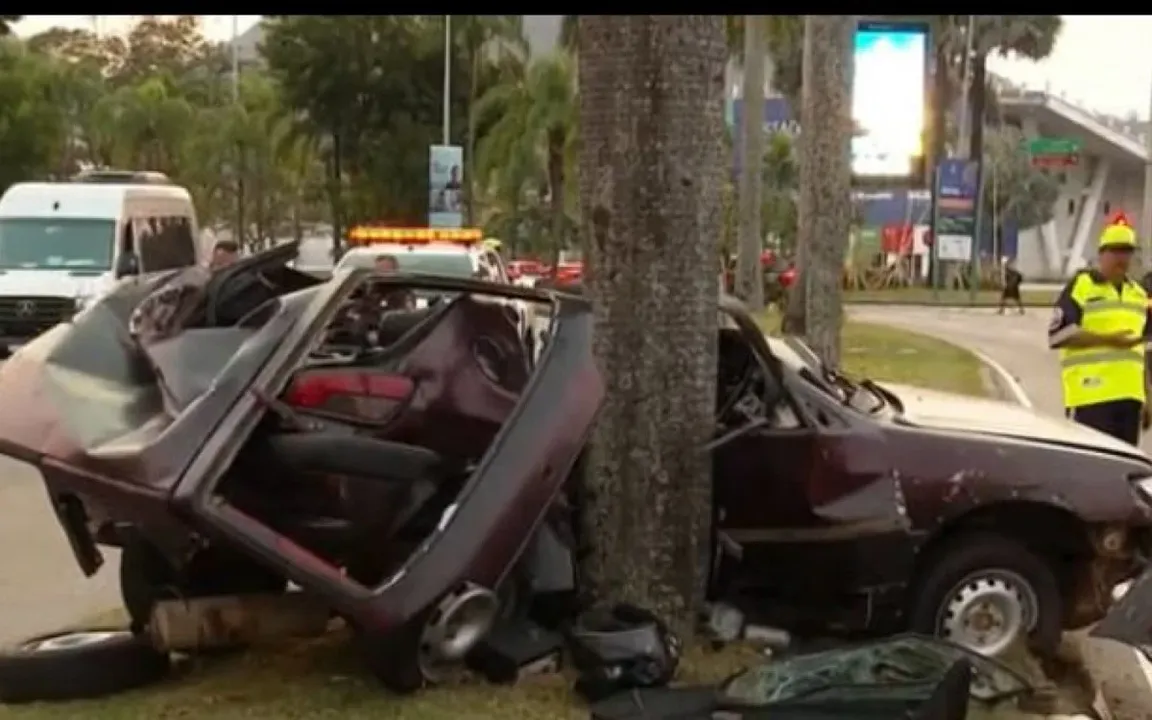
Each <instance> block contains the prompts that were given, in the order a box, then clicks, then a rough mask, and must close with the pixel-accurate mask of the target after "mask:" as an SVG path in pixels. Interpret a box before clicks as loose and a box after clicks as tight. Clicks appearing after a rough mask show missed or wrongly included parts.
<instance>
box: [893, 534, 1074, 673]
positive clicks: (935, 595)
mask: <svg viewBox="0 0 1152 720" xmlns="http://www.w3.org/2000/svg"><path fill="white" fill-rule="evenodd" d="M929 562H930V563H931V566H930V567H928V568H926V569H925V571H924V572H923V573H922V575H921V577H920V578H919V580H918V581H917V582H915V583H914V584H913V586H912V593H911V598H912V602H911V612H910V618H909V619H910V623H909V624H910V626H911V629H912V630H913V631H915V632H920V633H924V634H927V635H935V636H937V637H941V638H944V639H946V640H951V641H952V642H955V643H956V644H958V645H962V646H964V647H967V648H969V649H971V650H974V651H976V652H978V653H980V654H981V655H986V656H988V657H997V656H1000V655H1003V654H1004V653H1005V652H1006V651H1008V650H1009V648H1011V647H1012V646H1013V645H1015V644H1016V643H1017V641H1018V640H1020V639H1025V640H1026V642H1027V643H1028V646H1029V647H1031V648H1032V649H1034V650H1038V651H1040V652H1052V651H1054V650H1055V649H1056V648H1057V647H1058V646H1059V644H1060V635H1061V632H1062V631H1063V617H1064V598H1063V596H1062V595H1061V594H1060V584H1059V582H1058V580H1057V577H1056V573H1055V571H1054V570H1053V568H1052V566H1051V565H1050V563H1048V562H1047V560H1046V559H1045V558H1044V557H1042V556H1040V555H1038V554H1036V553H1035V552H1033V551H1032V550H1030V549H1028V548H1027V547H1025V546H1024V545H1021V544H1020V543H1019V542H1017V541H1015V540H1013V539H1011V538H1008V537H1004V536H1001V535H996V534H991V533H980V534H969V535H963V536H960V537H957V538H956V539H955V540H953V541H951V542H950V543H949V544H948V546H947V547H946V548H944V549H943V550H942V551H941V552H940V553H936V554H934V555H933V557H932V558H930V560H929Z"/></svg>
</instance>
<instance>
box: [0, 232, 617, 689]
mask: <svg viewBox="0 0 1152 720" xmlns="http://www.w3.org/2000/svg"><path fill="white" fill-rule="evenodd" d="M294 254H295V253H294V248H293V247H283V248H277V249H275V250H273V251H269V252H267V253H264V254H262V255H258V256H255V257H251V258H247V259H245V260H243V261H241V262H240V263H238V264H236V265H234V266H232V267H230V268H228V269H226V270H224V271H221V272H218V273H216V274H208V273H207V272H205V271H203V270H200V269H190V270H186V271H183V272H179V273H176V274H167V275H163V276H161V277H155V276H146V277H142V278H138V279H133V280H130V281H128V282H125V283H121V284H120V285H119V286H118V287H117V288H116V289H115V290H114V291H113V292H112V293H111V294H110V295H108V296H107V297H106V298H103V299H102V300H100V301H99V302H97V303H95V304H93V305H92V307H90V308H88V309H87V310H85V311H84V312H82V313H80V314H78V315H77V316H76V317H75V318H74V319H73V321H72V322H71V323H69V324H62V325H59V326H57V327H56V328H54V329H52V330H50V331H49V332H48V333H46V334H45V335H43V336H41V337H40V338H38V339H37V340H36V341H35V342H33V343H30V344H29V345H28V346H26V347H25V348H24V349H23V350H22V352H20V353H18V354H17V355H16V356H15V357H14V358H13V359H12V360H10V361H9V362H8V363H7V364H6V365H5V366H4V368H3V369H2V370H0V388H4V390H3V391H4V392H6V393H8V395H7V397H6V407H11V408H15V407H23V408H25V410H26V412H21V413H19V415H20V416H19V417H17V416H16V414H9V415H8V416H6V417H4V418H0V453H4V454H6V455H10V456H12V457H15V458H19V459H23V460H26V461H28V462H31V463H34V464H35V465H36V466H38V467H39V469H40V471H41V472H42V474H43V477H44V481H45V483H46V485H47V488H48V492H49V494H50V496H51V501H52V504H53V507H54V508H55V511H56V513H57V515H58V518H59V520H60V523H61V525H62V526H63V528H64V530H65V532H66V533H67V535H68V538H69V540H70V542H71V544H72V548H73V550H74V552H75V555H76V558H77V560H78V562H79V564H80V566H81V568H82V569H83V570H84V572H86V573H89V574H91V573H94V572H96V571H97V570H98V568H99V567H100V565H101V562H102V556H101V553H100V550H99V547H98V546H99V545H111V546H120V547H121V548H123V554H122V557H121V564H120V569H121V587H122V591H123V596H124V602H125V605H126V607H127V609H128V612H129V614H130V616H131V618H132V621H133V624H134V626H135V628H136V629H137V630H142V629H144V627H145V626H146V625H147V624H148V622H149V620H150V617H151V611H152V609H153V606H154V605H155V604H156V603H157V602H158V601H160V600H163V599H166V598H171V597H180V598H187V597H203V596H218V595H225V594H246V593H275V592H283V591H284V590H285V587H286V585H287V581H291V582H292V583H295V584H296V585H298V586H299V587H302V588H304V589H306V590H307V591H308V592H309V593H311V594H314V595H317V596H319V597H321V598H322V599H323V600H324V601H325V602H326V603H327V604H328V606H330V608H331V609H332V611H333V612H335V613H336V614H338V615H340V616H342V617H343V618H345V619H346V620H347V622H348V623H349V624H350V625H351V626H352V627H353V628H355V630H356V632H357V635H358V636H359V639H360V640H361V641H362V642H360V643H359V644H360V645H361V646H362V647H363V648H364V650H365V654H366V656H368V658H369V659H370V661H371V662H372V665H373V669H374V670H375V671H376V672H377V673H378V674H379V675H380V676H381V677H382V679H384V680H385V681H386V682H387V683H388V684H389V685H391V686H392V687H394V688H397V689H412V688H414V687H416V686H418V685H419V684H422V683H423V682H424V681H425V680H427V679H431V677H432V676H433V675H434V669H433V665H435V663H436V662H437V661H439V660H442V659H448V660H458V659H459V658H460V657H461V656H462V655H463V653H465V652H466V651H467V649H468V647H469V646H470V645H471V644H473V643H474V642H475V641H476V640H477V639H478V637H479V636H480V635H482V634H483V632H485V630H486V629H487V628H488V627H489V625H490V624H491V623H492V621H493V618H494V616H495V615H497V614H499V611H500V607H499V606H500V605H502V604H504V605H507V604H508V603H511V602H514V600H511V599H508V600H506V596H509V595H515V594H516V592H517V590H518V589H519V587H518V586H519V585H521V584H522V583H523V582H524V581H525V578H527V577H528V576H529V574H528V573H526V572H523V570H531V568H526V567H525V566H526V565H530V564H531V563H532V562H533V561H534V560H533V559H534V558H536V556H537V554H539V553H540V552H544V556H543V557H542V559H541V560H538V561H536V562H537V563H538V564H543V565H546V567H545V569H544V570H541V571H540V572H533V573H530V576H531V578H532V580H533V582H535V583H536V584H535V585H534V586H533V590H535V591H537V592H540V591H541V589H542V588H541V586H540V583H541V581H544V582H548V577H549V576H551V577H556V576H557V575H558V574H560V575H563V572H564V567H563V558H561V560H559V561H554V560H552V559H551V558H550V557H548V556H547V547H550V545H548V544H549V543H551V544H552V545H555V544H558V543H559V540H558V539H557V538H556V537H555V532H556V530H554V529H553V525H554V524H555V523H558V522H559V521H558V520H555V521H554V520H553V519H551V518H550V517H549V516H548V513H549V511H550V510H552V509H553V508H555V507H556V506H557V503H556V500H557V498H558V496H559V494H560V490H561V487H562V485H563V483H564V481H565V479H566V478H567V477H568V475H569V471H570V469H571V467H572V465H573V464H574V463H575V462H576V459H577V456H578V455H579V453H580V451H581V449H582V447H583V445H584V440H585V433H586V432H587V430H588V429H589V428H590V427H591V425H592V421H593V417H594V415H595V413H596V412H597V410H598V408H599V403H600V399H601V396H602V389H601V382H600V378H599V376H598V374H597V373H596V371H595V368H594V366H593V364H592V358H591V354H590V347H591V345H590V343H589V334H590V332H591V322H592V320H591V313H590V311H589V308H588V307H587V305H586V304H584V303H583V302H582V301H578V300H574V299H567V298H562V299H556V300H553V299H551V298H550V297H549V296H547V295H544V294H541V293H537V292H534V291H531V290H525V289H519V288H513V287H510V286H500V288H499V290H500V293H501V297H503V298H506V297H515V298H519V299H522V300H526V301H537V302H543V303H544V304H545V305H546V306H547V307H549V308H550V309H551V315H550V325H551V326H550V328H549V336H550V337H551V340H550V342H549V344H548V346H547V347H546V348H544V349H543V350H542V351H541V352H540V353H539V354H538V356H537V358H535V359H534V358H533V357H532V355H530V354H529V353H528V352H527V351H526V349H525V348H524V341H523V338H522V337H521V336H520V334H519V333H518V332H517V330H516V325H515V318H514V317H512V314H511V313H509V311H508V308H507V303H506V302H505V303H500V302H499V301H496V302H493V301H491V300H489V301H483V300H481V299H479V298H478V297H476V296H475V293H476V291H490V290H491V289H492V287H493V286H489V285H486V284H483V283H477V282H473V281H469V280H463V281H456V280H449V279H443V278H400V277H392V278H380V277H374V276H373V275H372V274H371V273H370V272H367V271H354V272H352V273H349V274H341V275H339V276H338V277H336V278H335V279H333V280H332V281H330V282H327V283H320V282H318V281H316V280H315V279H313V278H311V277H309V276H307V275H304V274H302V273H298V272H296V271H294V270H291V269H289V268H288V267H287V266H286V262H287V261H288V260H290V259H291V258H292V257H293V256H294ZM400 286H403V287H408V288H418V289H420V290H422V291H438V292H439V293H441V294H440V295H438V296H437V299H438V300H439V302H436V303H434V304H433V305H432V306H430V307H427V308H423V309H421V310H416V311H412V312H402V313H400V314H399V315H396V314H389V315H388V316H385V311H384V310H382V304H381V303H380V302H379V301H378V298H379V297H382V296H383V295H386V294H387V293H388V292H389V291H393V290H395V289H396V288H397V287H400ZM546 317H547V316H546ZM532 540H535V544H531V543H530V541H532ZM518 561H519V565H518ZM570 572H571V570H570V568H569V574H570ZM560 582H561V583H563V582H564V581H563V579H561V581H560ZM566 582H567V586H566V587H562V588H561V589H563V590H566V591H570V590H571V589H572V580H571V578H569V579H568V580H567V581H566ZM385 638H386V640H387V641H386V642H385V641H384V639H385ZM434 654H438V657H436V658H433V657H431V656H432V655H434ZM440 656H443V657H440Z"/></svg>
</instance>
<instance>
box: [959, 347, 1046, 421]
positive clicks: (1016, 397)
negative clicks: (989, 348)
mask: <svg viewBox="0 0 1152 720" xmlns="http://www.w3.org/2000/svg"><path fill="white" fill-rule="evenodd" d="M964 349H965V350H967V351H968V352H970V353H972V354H973V355H975V356H976V359H977V360H979V361H980V362H981V364H982V365H983V366H984V376H985V378H984V379H985V382H986V384H988V385H989V386H991V389H992V391H993V393H994V394H995V395H996V396H997V397H998V398H1000V399H1001V400H1006V401H1008V402H1013V403H1016V404H1017V405H1022V406H1024V407H1026V408H1028V409H1029V410H1031V409H1032V399H1031V398H1029V397H1028V393H1027V392H1026V391H1025V390H1024V386H1023V385H1021V384H1020V381H1019V380H1017V379H1016V376H1015V375H1013V374H1012V373H1010V372H1008V368H1006V367H1004V366H1003V365H1001V364H1000V363H998V362H996V361H995V360H994V359H992V357H991V356H989V355H988V354H987V353H984V352H981V351H980V350H977V349H975V348H970V347H965V348H964Z"/></svg>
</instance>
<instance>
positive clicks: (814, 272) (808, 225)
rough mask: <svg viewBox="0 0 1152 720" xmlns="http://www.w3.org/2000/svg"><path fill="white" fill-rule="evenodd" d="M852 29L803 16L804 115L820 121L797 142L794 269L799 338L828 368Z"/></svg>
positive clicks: (846, 175) (844, 189)
mask: <svg viewBox="0 0 1152 720" xmlns="http://www.w3.org/2000/svg"><path fill="white" fill-rule="evenodd" d="M854 29H855V18H853V16H851V15H807V16H805V18H804V71H803V77H804V81H803V87H802V89H801V98H802V105H803V115H804V117H806V118H813V119H815V118H819V119H820V122H809V123H807V125H806V126H805V128H804V133H803V135H801V137H800V210H799V216H800V218H799V244H800V249H801V255H800V260H801V262H803V263H804V264H801V265H799V266H798V270H799V276H800V280H801V281H800V282H799V283H797V284H798V285H800V286H802V287H803V303H804V305H803V307H802V308H800V310H801V311H802V312H804V313H806V314H805V315H804V316H803V325H802V326H803V328H804V331H805V332H804V336H805V338H806V339H807V340H808V343H809V344H810V345H811V346H812V349H813V350H815V351H816V353H817V354H818V355H819V356H820V358H821V359H822V360H824V362H825V363H827V364H828V365H829V366H830V367H837V366H838V365H839V363H840V326H841V324H842V322H843V308H842V305H841V300H842V294H843V289H842V288H843V277H844V254H845V252H846V250H847V248H848V233H849V230H850V228H851V222H852V172H851V164H850V148H851V141H852V115H851V91H850V87H849V78H850V77H851V75H850V73H849V69H850V68H851V62H852V33H853V31H854ZM791 305H792V303H789V308H788V309H789V311H790V312H791V311H792V310H793V308H792V307H791ZM789 329H790V330H791V329H792V328H789Z"/></svg>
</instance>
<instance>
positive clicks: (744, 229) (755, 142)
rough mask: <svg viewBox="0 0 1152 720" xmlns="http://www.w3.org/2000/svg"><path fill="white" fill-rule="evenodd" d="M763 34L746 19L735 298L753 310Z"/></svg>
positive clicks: (758, 282)
mask: <svg viewBox="0 0 1152 720" xmlns="http://www.w3.org/2000/svg"><path fill="white" fill-rule="evenodd" d="M764 30H765V27H764V18H763V17H761V16H759V15H748V16H746V17H745V19H744V92H743V112H742V113H741V118H740V185H739V193H740V196H739V206H738V207H739V216H738V218H739V219H738V222H739V230H738V235H737V237H738V238H739V241H738V251H737V254H736V294H737V295H738V296H739V297H741V298H742V299H743V300H744V302H746V303H748V305H749V307H751V308H752V309H753V310H759V309H760V308H762V307H764V275H763V272H762V270H761V269H760V253H761V252H762V251H763V241H762V240H761V227H762V225H761V222H760V206H761V202H762V201H763V198H762V187H761V169H762V167H763V164H764Z"/></svg>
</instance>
